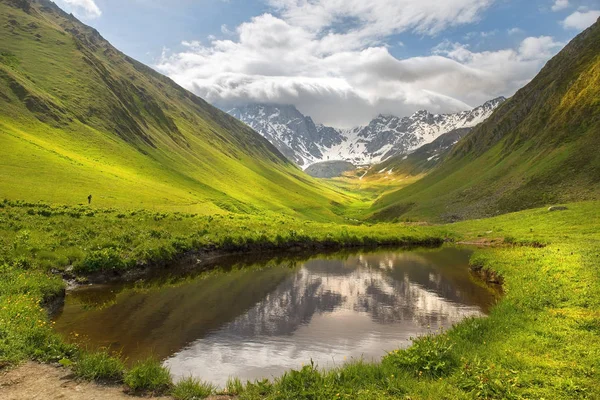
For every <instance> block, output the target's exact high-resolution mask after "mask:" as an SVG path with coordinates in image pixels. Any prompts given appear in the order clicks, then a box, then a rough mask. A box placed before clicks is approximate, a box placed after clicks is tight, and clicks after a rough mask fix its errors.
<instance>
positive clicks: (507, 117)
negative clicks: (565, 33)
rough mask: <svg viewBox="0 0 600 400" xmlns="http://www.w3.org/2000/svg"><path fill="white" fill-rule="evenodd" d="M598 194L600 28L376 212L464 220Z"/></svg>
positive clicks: (587, 34)
mask: <svg viewBox="0 0 600 400" xmlns="http://www.w3.org/2000/svg"><path fill="white" fill-rule="evenodd" d="M599 196H600V23H596V24H595V25H593V26H592V27H591V28H590V29H588V30H587V31H586V32H584V33H583V34H581V35H580V36H578V37H577V38H575V39H574V40H573V41H572V42H571V43H570V44H569V45H568V46H567V47H565V49H564V50H563V51H562V52H561V53H559V54H558V55H557V56H556V57H555V58H554V59H552V60H551V61H550V62H548V64H547V65H546V66H545V67H544V69H542V71H541V72H540V73H539V75H538V76H537V77H536V78H535V79H534V80H533V81H532V82H531V83H530V84H528V85H527V86H525V87H524V88H523V89H521V90H520V91H518V92H517V94H515V96H513V98H511V99H509V100H508V101H507V102H506V103H504V104H502V105H501V106H500V107H499V108H498V110H496V112H494V114H493V115H492V116H491V117H490V118H489V119H488V120H487V121H486V122H485V123H483V124H481V125H480V126H478V127H477V128H476V129H474V130H473V132H471V133H470V134H469V135H467V137H466V138H464V139H463V140H462V141H461V142H460V143H459V144H458V145H457V146H456V148H455V149H454V150H453V152H452V154H451V156H450V157H449V159H447V160H446V161H445V162H444V163H443V164H442V165H441V166H440V167H438V168H437V170H435V171H434V172H432V173H431V174H430V175H428V176H427V177H425V178H423V179H421V180H420V181H418V182H416V183H415V184H413V185H411V186H408V187H406V188H404V189H401V190H399V191H396V192H393V193H390V194H387V195H384V196H383V197H382V198H381V199H380V200H379V201H377V202H376V203H375V205H374V207H373V210H372V211H373V212H375V213H377V215H378V216H379V217H380V218H381V217H384V218H394V217H397V216H398V215H402V214H406V215H408V216H419V217H427V218H437V219H440V218H441V219H447V220H452V219H457V218H460V219H464V218H469V217H478V216H483V215H494V214H498V213H504V212H509V211H514V210H519V209H523V208H530V207H535V206H541V205H544V204H548V203H557V202H567V201H578V200H582V199H593V198H598V197H599Z"/></svg>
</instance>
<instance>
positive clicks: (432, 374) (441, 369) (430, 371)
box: [384, 335, 457, 378]
mask: <svg viewBox="0 0 600 400" xmlns="http://www.w3.org/2000/svg"><path fill="white" fill-rule="evenodd" d="M452 347H453V345H452V344H451V343H450V340H449V339H448V338H447V337H445V336H433V335H429V336H423V337H420V338H418V339H416V340H415V341H414V342H413V345H412V346H411V347H409V348H407V349H405V350H395V351H393V352H391V353H389V354H388V355H387V356H386V357H385V359H384V362H386V363H388V364H389V365H392V366H394V367H396V368H399V369H403V370H406V371H408V372H411V373H413V374H415V376H417V377H420V376H425V377H429V378H439V377H441V376H445V375H448V374H449V373H450V372H451V371H452V370H453V369H454V368H455V367H456V364H457V363H456V359H455V357H454V354H453V353H452Z"/></svg>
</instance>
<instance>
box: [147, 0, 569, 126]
mask: <svg viewBox="0 0 600 400" xmlns="http://www.w3.org/2000/svg"><path fill="white" fill-rule="evenodd" d="M270 2H271V5H272V6H273V7H274V9H275V10H277V12H278V13H279V14H277V15H273V14H264V15H261V16H258V17H255V18H253V19H251V20H250V21H248V22H245V23H243V24H241V25H240V26H238V27H237V29H236V30H235V32H234V33H235V34H234V35H232V36H231V38H228V39H221V40H217V39H214V40H212V41H211V42H210V43H209V44H207V45H203V44H201V43H199V42H186V43H185V44H186V47H185V48H184V50H183V51H180V52H177V53H165V54H164V55H163V57H162V58H161V60H160V61H159V62H158V65H157V66H156V67H157V69H159V70H160V71H162V72H163V73H165V74H167V75H169V76H170V77H171V78H173V79H174V80H175V81H177V82H178V83H180V84H181V85H182V86H184V87H186V88H188V89H190V90H192V91H193V92H195V93H196V94H198V95H200V96H201V97H203V98H205V99H206V100H208V101H209V102H212V103H214V104H217V105H219V106H221V107H230V106H234V105H239V104H244V103H248V102H262V103H277V104H294V105H295V106H296V107H298V108H299V109H300V111H302V112H304V113H305V114H307V115H310V116H312V117H313V118H314V119H315V120H316V121H317V122H320V123H324V124H328V125H332V126H338V127H349V126H355V125H359V124H365V123H367V122H368V121H370V120H371V119H372V118H373V117H374V116H376V115H377V114H379V113H389V114H395V115H400V116H402V115H407V114H409V113H412V112H414V111H416V110H418V109H428V110H430V111H432V112H455V111H459V110H464V109H468V108H470V107H471V106H475V105H479V104H481V103H483V102H484V101H486V100H489V99H491V98H493V97H496V96H499V95H511V94H512V93H513V92H514V91H515V90H516V89H518V88H519V87H521V86H522V85H523V84H525V83H526V82H527V81H528V80H529V79H531V78H532V77H533V76H534V75H535V73H536V72H537V71H538V70H539V68H540V67H541V66H542V65H543V63H544V62H545V61H546V60H547V59H548V57H550V56H551V55H552V54H553V53H555V52H556V51H557V50H558V49H559V48H560V46H562V43H557V42H555V41H554V40H553V39H552V38H550V37H546V36H542V37H537V38H534V37H530V38H526V39H525V40H523V41H522V42H521V44H520V46H519V47H518V48H516V49H505V50H499V51H493V52H474V51H472V50H471V49H470V48H469V47H468V46H466V45H464V44H460V43H451V42H447V41H443V42H442V43H441V44H440V45H439V46H437V47H436V48H435V49H433V51H432V53H431V54H430V55H428V56H424V57H411V58H406V59H397V58H395V57H394V56H392V55H391V54H390V52H389V50H388V48H387V46H386V45H385V44H384V43H383V42H382V39H383V38H385V37H388V36H390V35H393V34H395V33H398V32H400V31H412V32H419V33H422V34H426V35H429V34H431V35H435V34H436V33H437V32H439V30H440V29H443V28H444V27H448V26H451V25H453V24H459V23H466V22H468V21H475V20H476V19H477V18H478V15H479V14H478V13H479V12H481V10H483V9H484V8H485V7H487V6H488V5H489V3H490V2H489V1H483V0H448V1H447V2H444V3H443V4H442V3H441V2H439V1H437V0H436V1H433V0H419V1H409V0H379V1H370V2H365V1H362V0H361V1H358V0H356V1H355V0H328V1H324V0H270ZM446 3H448V4H452V5H453V7H458V8H459V9H460V11H458V13H457V11H456V10H455V9H453V8H452V7H449V6H447V5H446ZM384 6H386V7H387V8H385V7H384ZM419 7H420V8H419ZM418 10H420V11H421V12H418ZM307 16H310V17H309V18H306V17H307ZM461 21H462V22H461ZM340 24H341V25H343V26H344V27H346V28H345V29H343V30H340V29H337V30H336V27H339V26H340Z"/></svg>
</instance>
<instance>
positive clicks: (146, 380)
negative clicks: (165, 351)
mask: <svg viewBox="0 0 600 400" xmlns="http://www.w3.org/2000/svg"><path fill="white" fill-rule="evenodd" d="M125 384H126V385H127V386H128V387H129V389H131V390H132V391H133V392H153V393H157V394H160V393H165V392H166V391H168V390H169V389H170V388H171V386H172V385H173V383H172V381H171V373H170V372H169V370H168V369H167V368H165V367H163V366H162V365H160V363H159V362H158V361H156V360H154V359H152V358H149V359H147V360H143V361H138V362H137V363H136V364H135V365H134V366H133V368H131V370H129V371H127V372H126V373H125Z"/></svg>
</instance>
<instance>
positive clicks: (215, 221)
mask: <svg viewBox="0 0 600 400" xmlns="http://www.w3.org/2000/svg"><path fill="white" fill-rule="evenodd" d="M0 233H1V235H0V249H1V250H2V252H1V253H0V262H4V263H8V264H12V265H15V266H19V265H21V264H22V265H21V266H24V267H28V266H31V267H32V268H34V269H36V270H42V271H50V270H51V269H54V270H64V269H67V268H68V269H69V270H72V271H73V272H75V273H78V274H91V273H97V272H115V271H116V272H117V273H118V272H123V271H126V270H128V269H132V268H136V267H144V266H148V265H160V264H164V263H168V262H170V261H172V260H173V259H174V258H176V257H177V256H180V255H182V254H184V253H186V252H188V251H197V252H198V251H215V250H221V251H249V250H254V251H256V250H261V251H266V250H281V249H288V248H290V247H303V248H307V249H310V248H323V247H348V246H372V245H378V244H390V245H411V244H422V245H423V244H424V245H427V244H433V245H435V244H440V243H441V240H442V237H443V235H444V232H443V230H442V231H440V232H437V231H436V232H434V231H432V230H431V229H427V228H425V227H420V226H410V225H398V224H381V225H378V227H377V229H371V225H370V224H355V225H340V224H334V223H327V224H325V223H318V222H314V221H307V220H303V219H297V218H293V217H288V216H285V215H279V216H275V215H268V214H266V215H255V216H247V215H214V216H201V215H196V214H189V213H179V212H174V213H170V212H163V211H161V212H154V211H147V210H142V209H137V210H119V209H101V208H95V207H88V206H76V207H69V206H52V205H48V204H45V203H27V202H13V201H3V202H0Z"/></svg>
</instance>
